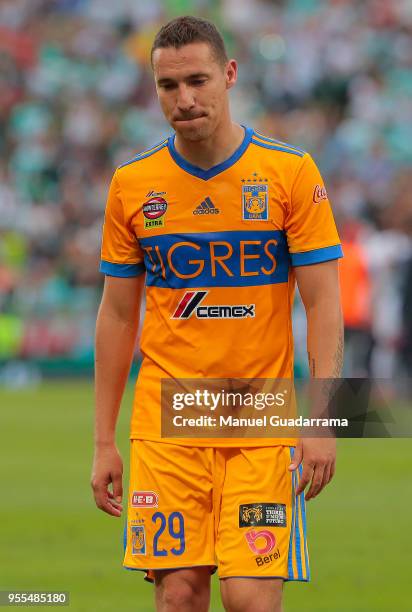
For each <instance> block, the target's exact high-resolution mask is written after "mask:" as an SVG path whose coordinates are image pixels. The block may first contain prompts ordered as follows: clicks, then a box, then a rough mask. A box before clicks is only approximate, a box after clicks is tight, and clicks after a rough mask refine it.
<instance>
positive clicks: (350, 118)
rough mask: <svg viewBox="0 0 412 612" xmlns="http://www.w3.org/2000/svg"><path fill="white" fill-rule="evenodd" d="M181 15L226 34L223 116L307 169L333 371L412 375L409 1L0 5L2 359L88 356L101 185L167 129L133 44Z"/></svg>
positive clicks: (14, 0) (97, 282)
mask: <svg viewBox="0 0 412 612" xmlns="http://www.w3.org/2000/svg"><path fill="white" fill-rule="evenodd" d="M179 14H194V15H197V16H203V17H207V18H210V19H212V20H214V21H215V22H216V23H217V24H218V25H219V27H220V29H221V30H222V32H223V33H224V36H225V40H226V43H227V46H228V49H229V52H230V55H231V56H233V57H236V58H237V59H238V61H239V64H240V77H239V82H238V84H237V86H236V88H235V89H234V90H232V91H233V94H232V105H233V111H234V116H235V118H236V119H238V120H239V121H242V123H247V124H249V125H252V126H253V127H255V128H256V129H258V130H259V131H261V132H263V133H265V134H267V135H270V136H273V137H275V138H278V139H280V140H286V141H287V142H290V143H292V144H295V145H297V146H300V147H302V148H304V149H306V150H309V151H310V152H311V153H312V155H313V156H314V158H315V160H316V161H317V163H318V165H319V167H320V168H321V170H322V173H323V175H324V177H325V181H326V185H327V187H328V192H329V196H330V199H331V201H332V203H333V206H334V212H335V216H336V219H337V222H338V225H339V230H340V233H341V236H342V239H343V242H344V250H345V254H346V257H345V260H344V261H343V263H342V294H343V303H344V311H345V324H346V333H347V359H346V372H345V373H346V375H348V376H363V375H368V374H373V375H374V376H380V377H389V376H393V375H395V374H396V375H399V374H400V373H403V374H405V375H406V374H409V373H411V375H412V372H411V370H412V365H411V363H412V177H411V172H410V171H411V167H412V146H411V142H412V3H411V2H410V1H409V0H392V1H391V2H386V1H385V0H364V1H360V0H359V1H350V0H328V1H326V0H283V1H282V0H266V1H265V0H253V1H252V0H214V1H213V0H209V1H208V0H150V2H137V1H136V0H116V1H115V2H111V1H110V0H2V2H1V3H0V130H1V138H0V148H1V156H0V159H1V161H0V361H1V360H3V361H10V360H13V359H21V360H25V359H30V360H33V359H40V360H41V359H49V358H50V357H53V358H54V359H62V360H65V359H70V360H78V361H79V362H84V363H90V360H91V358H92V351H93V346H92V345H93V327H94V319H95V314H96V307H97V304H98V300H99V295H100V292H101V284H102V278H101V275H100V274H99V272H98V260H99V247H100V236H101V225H102V215H103V210H104V204H105V199H106V194H107V188H108V184H109V181H110V178H111V175H112V173H113V170H114V168H115V167H116V166H117V165H118V164H120V163H121V162H123V161H125V160H128V159H130V158H131V157H133V156H134V155H135V154H136V153H137V152H139V151H141V150H143V149H145V148H147V147H148V146H150V145H151V144H153V143H156V142H158V141H159V140H161V139H162V137H164V135H167V134H168V133H170V128H169V126H168V125H167V124H166V123H165V122H164V120H163V118H162V116H161V114H160V111H159V108H158V105H157V100H156V94H155V90H154V85H153V79H152V73H151V67H150V61H149V51H150V46H151V42H152V40H153V37H154V34H155V33H156V31H157V30H158V28H159V27H160V25H161V24H162V23H164V22H165V21H166V20H168V19H170V18H172V17H174V16H176V15H179ZM300 308H301V307H300V306H297V313H296V321H297V323H296V325H297V331H296V336H297V344H298V346H297V358H298V360H301V361H302V363H303V362H304V360H305V350H304V346H303V336H304V333H303V332H302V326H301V321H302V316H301V315H302V313H301V311H300V310H299V309H300Z"/></svg>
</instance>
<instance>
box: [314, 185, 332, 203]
mask: <svg viewBox="0 0 412 612" xmlns="http://www.w3.org/2000/svg"><path fill="white" fill-rule="evenodd" d="M327 199H328V194H327V193H326V189H325V187H322V186H321V185H316V186H315V189H314V190H313V201H314V203H315V204H319V202H321V201H322V200H327Z"/></svg>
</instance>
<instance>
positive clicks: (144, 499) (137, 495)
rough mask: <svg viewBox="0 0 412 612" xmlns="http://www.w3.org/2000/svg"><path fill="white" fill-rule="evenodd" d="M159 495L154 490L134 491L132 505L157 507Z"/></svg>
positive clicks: (136, 506) (134, 506)
mask: <svg viewBox="0 0 412 612" xmlns="http://www.w3.org/2000/svg"><path fill="white" fill-rule="evenodd" d="M158 505H159V496H158V494H157V493H154V492H153V491H133V493H132V500H131V506H132V508H157V506H158Z"/></svg>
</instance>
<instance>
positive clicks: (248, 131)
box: [167, 126, 253, 181]
mask: <svg viewBox="0 0 412 612" xmlns="http://www.w3.org/2000/svg"><path fill="white" fill-rule="evenodd" d="M242 127H243V128H244V130H245V136H244V138H243V141H242V143H241V145H240V147H238V148H237V149H236V151H235V152H234V153H233V154H232V155H231V156H230V157H229V158H228V159H226V160H225V161H223V162H221V163H220V164H217V165H216V166H212V168H209V170H203V169H202V168H199V166H195V165H193V164H191V163H190V162H188V161H187V160H186V159H185V158H184V157H182V156H181V155H180V153H178V152H177V151H176V147H175V134H173V135H172V136H169V138H168V143H167V145H168V147H169V152H170V155H171V156H172V158H173V159H174V161H175V162H176V164H177V165H178V166H180V167H181V168H182V169H183V170H185V171H186V172H188V173H189V174H192V175H193V176H197V177H198V178H200V179H203V180H204V181H207V180H208V179H210V178H213V177H214V176H216V175H217V174H220V173H221V172H223V171H224V170H227V169H228V168H230V166H233V164H235V163H236V162H237V161H238V159H240V158H241V157H242V155H243V153H244V152H245V151H246V149H247V148H248V146H249V143H250V141H251V139H252V136H253V130H252V128H249V127H246V126H242Z"/></svg>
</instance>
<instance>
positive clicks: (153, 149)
mask: <svg viewBox="0 0 412 612" xmlns="http://www.w3.org/2000/svg"><path fill="white" fill-rule="evenodd" d="M166 145H167V138H166V139H165V140H162V141H161V142H159V143H157V145H154V147H151V148H150V149H146V150H145V151H142V152H141V153H138V154H137V155H136V156H135V157H133V159H129V161H127V162H124V164H121V165H120V166H119V168H123V167H124V166H128V165H129V164H134V162H136V161H140V160H141V159H145V158H146V157H150V156H151V155H153V154H154V153H157V152H158V151H160V149H163V147H165V146H166Z"/></svg>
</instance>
